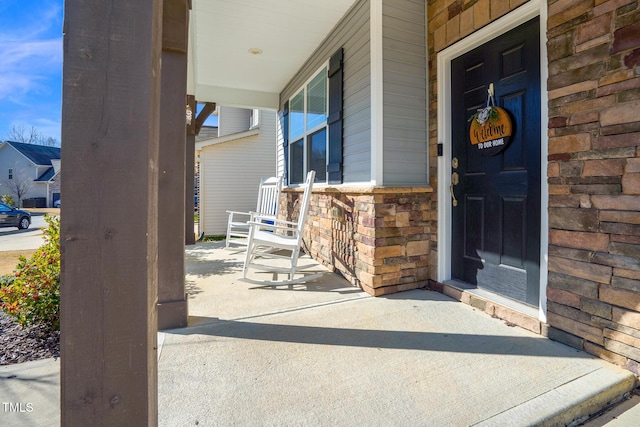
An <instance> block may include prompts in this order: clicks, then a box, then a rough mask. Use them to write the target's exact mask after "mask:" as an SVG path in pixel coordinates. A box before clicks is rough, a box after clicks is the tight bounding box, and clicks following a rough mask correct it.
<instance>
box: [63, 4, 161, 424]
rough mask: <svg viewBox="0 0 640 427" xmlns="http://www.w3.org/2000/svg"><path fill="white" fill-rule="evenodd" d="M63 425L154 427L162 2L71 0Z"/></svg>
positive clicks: (65, 78)
mask: <svg viewBox="0 0 640 427" xmlns="http://www.w3.org/2000/svg"><path fill="white" fill-rule="evenodd" d="M64 15H65V24H64V32H65V36H64V74H63V104H62V105H63V110H62V141H64V143H63V144H62V157H63V158H64V162H65V170H64V171H63V172H62V174H63V177H64V178H63V179H62V193H64V194H65V205H66V206H65V208H64V213H63V214H62V224H61V225H62V230H61V245H62V289H61V309H62V312H61V322H62V334H61V351H62V354H61V372H60V380H61V386H60V387H61V399H60V402H61V421H62V425H65V426H82V425H93V426H103V425H104V426H115V425H137V426H144V425H156V424H157V420H158V414H157V412H158V405H157V349H156V347H157V333H156V325H157V318H156V302H157V208H158V206H157V195H158V188H157V177H158V170H157V160H158V130H159V127H158V123H159V122H158V119H159V105H160V103H159V101H160V54H161V29H162V1H161V0H139V1H135V2H132V1H129V0H111V1H97V0H85V1H78V0H67V1H66V2H65V12H64Z"/></svg>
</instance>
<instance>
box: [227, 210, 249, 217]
mask: <svg viewBox="0 0 640 427" xmlns="http://www.w3.org/2000/svg"><path fill="white" fill-rule="evenodd" d="M227 213H228V214H230V215H246V216H251V214H252V212H238V211H227Z"/></svg>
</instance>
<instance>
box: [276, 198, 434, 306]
mask: <svg viewBox="0 0 640 427" xmlns="http://www.w3.org/2000/svg"><path fill="white" fill-rule="evenodd" d="M301 191H302V190H295V189H286V190H284V194H285V196H284V197H285V203H282V204H281V208H280V209H281V212H280V215H281V217H286V216H288V215H287V212H292V213H293V215H289V216H292V217H293V218H295V217H297V212H298V211H299V209H298V205H297V200H298V199H300V198H301V195H302V192H301ZM432 191H433V190H432V188H431V187H416V188H409V187H407V188H404V187H403V188H397V187H392V188H387V187H380V188H351V189H349V188H342V187H340V188H335V187H327V188H320V189H317V190H316V189H315V188H314V191H313V194H312V198H311V205H310V209H309V217H308V223H307V227H306V232H305V237H304V241H305V246H304V249H305V251H306V252H308V253H310V255H311V256H312V257H313V258H315V259H316V260H318V261H319V262H322V263H323V264H324V265H325V266H327V267H328V268H329V269H331V270H332V271H337V272H340V273H341V274H342V275H343V276H344V277H345V278H347V280H349V281H350V282H351V283H352V284H353V285H355V286H358V287H360V288H362V289H363V290H365V291H366V292H368V293H369V294H371V295H375V296H379V295H385V294H390V293H395V292H399V291H404V290H409V289H415V288H419V287H425V286H427V284H428V279H429V268H430V263H429V252H430V239H431V234H432V231H435V230H432V225H431V222H432V214H431V212H432V211H431V209H430V207H431V192H432ZM434 215H435V214H434Z"/></svg>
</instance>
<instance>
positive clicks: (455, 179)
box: [449, 172, 460, 206]
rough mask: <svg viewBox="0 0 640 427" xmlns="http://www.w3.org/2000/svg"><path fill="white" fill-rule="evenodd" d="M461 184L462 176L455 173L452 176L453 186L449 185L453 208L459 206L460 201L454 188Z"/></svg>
mask: <svg viewBox="0 0 640 427" xmlns="http://www.w3.org/2000/svg"><path fill="white" fill-rule="evenodd" d="M459 182H460V175H458V172H454V173H452V174H451V184H450V185H449V192H450V193H451V200H452V201H451V204H452V205H453V206H458V199H456V195H455V192H454V191H453V187H454V186H456V185H458V183H459Z"/></svg>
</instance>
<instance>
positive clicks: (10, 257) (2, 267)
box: [0, 249, 36, 275]
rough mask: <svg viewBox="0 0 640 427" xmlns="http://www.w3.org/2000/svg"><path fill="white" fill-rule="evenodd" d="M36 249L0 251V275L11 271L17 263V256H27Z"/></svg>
mask: <svg viewBox="0 0 640 427" xmlns="http://www.w3.org/2000/svg"><path fill="white" fill-rule="evenodd" d="M35 251H36V249H23V250H19V251H4V252H0V275H6V274H11V273H13V269H14V268H16V265H17V264H18V257H19V256H20V255H24V256H25V257H27V258H29V257H30V256H31V255H33V253H34V252H35Z"/></svg>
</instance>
